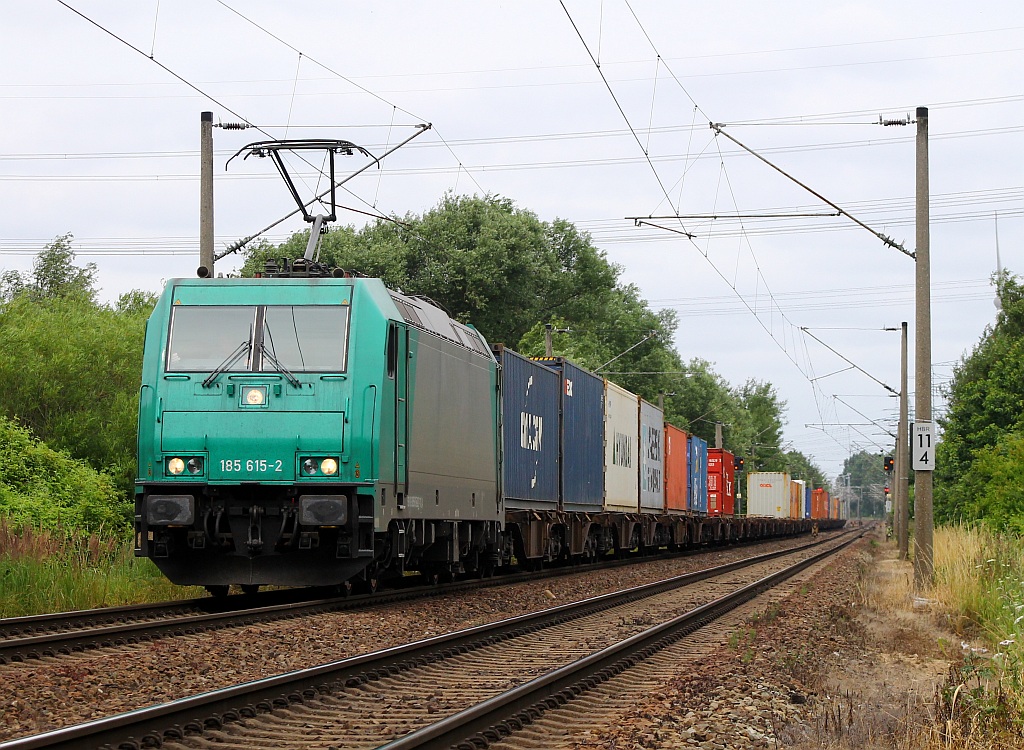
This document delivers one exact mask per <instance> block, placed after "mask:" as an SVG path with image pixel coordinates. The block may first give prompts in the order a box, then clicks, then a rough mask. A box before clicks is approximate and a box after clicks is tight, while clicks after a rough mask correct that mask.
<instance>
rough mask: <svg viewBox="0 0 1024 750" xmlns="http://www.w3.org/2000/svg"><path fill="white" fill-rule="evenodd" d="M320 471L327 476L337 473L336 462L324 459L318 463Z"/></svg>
mask: <svg viewBox="0 0 1024 750" xmlns="http://www.w3.org/2000/svg"><path fill="white" fill-rule="evenodd" d="M320 471H322V472H323V473H324V474H326V475H327V476H332V475H334V474H337V473H338V462H337V461H335V460H334V459H333V458H325V459H324V460H323V461H321V462H320Z"/></svg>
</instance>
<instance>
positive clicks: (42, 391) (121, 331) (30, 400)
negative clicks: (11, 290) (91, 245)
mask: <svg viewBox="0 0 1024 750" xmlns="http://www.w3.org/2000/svg"><path fill="white" fill-rule="evenodd" d="M145 321H146V319H145V317H144V315H143V314H141V313H140V312H135V313H128V312H123V313H119V312H117V311H115V310H112V309H110V308H108V307H103V306H98V305H96V304H94V303H93V302H92V301H91V300H90V299H89V298H87V297H84V296H82V295H70V296H66V297H65V296H58V297H54V298H43V299H40V298H35V297H34V296H33V295H31V294H22V295H19V296H17V297H15V299H13V300H12V301H11V302H8V303H7V304H6V305H4V306H3V307H2V308H0V382H3V383H4V388H3V398H2V399H0V415H4V416H7V417H8V418H10V419H16V420H17V421H18V422H19V423H20V424H21V425H23V426H24V427H27V428H28V429H29V430H31V432H32V434H33V435H35V436H36V437H37V438H39V439H42V440H44V441H45V442H46V443H47V444H48V445H50V446H51V447H54V448H57V449H59V450H64V451H66V452H68V453H70V454H71V455H73V456H75V457H76V458H81V459H84V460H86V461H88V462H89V463H90V464H91V465H92V466H93V467H94V468H96V469H97V470H100V471H105V472H108V473H110V474H111V475H112V476H114V477H115V478H116V479H117V482H118V485H119V486H120V487H121V488H122V489H123V490H124V491H125V493H126V495H127V494H130V492H131V488H132V485H133V483H134V473H135V440H136V431H137V419H138V389H139V382H140V378H141V365H142V344H143V336H144V332H145Z"/></svg>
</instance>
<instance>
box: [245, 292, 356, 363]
mask: <svg viewBox="0 0 1024 750" xmlns="http://www.w3.org/2000/svg"><path fill="white" fill-rule="evenodd" d="M347 331H348V308H347V307H341V306H338V305H302V306H298V305H280V306H278V305H274V306H268V307H267V308H266V315H265V316H264V318H263V346H264V347H265V349H266V350H267V351H269V352H270V353H271V354H273V355H274V357H276V358H277V359H278V360H279V361H280V363H281V364H282V365H284V366H285V367H287V368H288V369H289V370H293V371H295V372H338V371H340V370H344V369H345V338H346V333H347ZM263 367H264V369H270V366H269V363H268V362H266V361H264V363H263Z"/></svg>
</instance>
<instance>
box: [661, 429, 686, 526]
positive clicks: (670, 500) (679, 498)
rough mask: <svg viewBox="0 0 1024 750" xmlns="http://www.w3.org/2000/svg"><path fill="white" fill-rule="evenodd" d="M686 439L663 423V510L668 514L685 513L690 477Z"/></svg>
mask: <svg viewBox="0 0 1024 750" xmlns="http://www.w3.org/2000/svg"><path fill="white" fill-rule="evenodd" d="M686 438H687V435H686V433H685V432H684V431H683V430H680V429H679V428H678V427H673V426H672V425H670V424H668V423H667V422H666V423H665V510H666V511H668V512H670V513H685V512H686V507H687V506H686V496H687V492H686V484H687V479H688V477H689V475H690V473H689V460H688V451H687V445H686Z"/></svg>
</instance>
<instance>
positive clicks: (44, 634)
mask: <svg viewBox="0 0 1024 750" xmlns="http://www.w3.org/2000/svg"><path fill="white" fill-rule="evenodd" d="M683 554H702V552H701V551H691V552H688V553H683ZM672 556H678V555H668V554H666V555H657V556H651V557H646V558H642V559H643V560H644V561H645V562H647V561H651V560H656V559H662V558H668V557H672ZM637 562H638V560H637V559H636V558H624V559H619V560H612V561H608V562H605V563H600V564H597V565H589V566H587V568H586V569H587V570H592V571H599V570H607V569H609V568H615V567H621V566H624V565H633V564H636V563H637ZM578 572H580V568H578V567H561V568H552V569H548V570H544V571H539V572H537V571H535V572H528V573H514V574H508V575H502V576H498V577H495V578H491V579H486V580H479V579H475V580H465V581H457V582H453V583H445V584H438V585H433V586H426V585H421V586H418V587H403V588H400V589H388V590H381V591H377V592H376V593H374V594H372V595H371V594H359V595H354V596H349V595H344V596H338V595H330V596H319V597H317V598H313V599H310V598H308V597H309V590H305V589H303V590H295V589H292V590H287V591H272V592H271V591H268V592H264V593H262V594H257V595H237V596H230V597H225V598H211V597H203V598H198V599H187V600H181V601H175V602H164V603H159V604H141V605H129V606H123V607H111V608H104V609H95V610H84V611H79V612H63V613H57V614H53V615H32V616H28V617H15V618H7V619H3V620H0V665H5V664H14V663H19V662H31V661H34V660H38V659H42V658H59V657H61V656H67V655H71V654H76V653H82V652H85V651H89V650H93V649H99V648H110V647H116V646H123V645H127V644H133V643H140V642H145V641H151V640H156V639H159V638H167V637H180V636H184V635H192V634H196V633H202V632H207V631H212V630H219V629H223V628H229V627H240V626H244V625H252V624H257V623H266V622H273V621H275V620H282V619H288V618H298V617H307V616H310V615H314V614H319V613H324V612H337V611H344V610H353V609H358V608H362V607H365V606H368V605H380V604H389V603H395V602H407V601H414V600H416V599H422V598H425V597H430V596H442V595H447V594H452V593H458V592H460V591H468V590H472V589H477V588H480V587H484V586H498V585H509V584H515V583H520V582H523V581H536V580H541V579H545V578H551V577H558V576H565V575H571V574H574V573H578ZM319 591H320V593H322V590H319Z"/></svg>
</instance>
